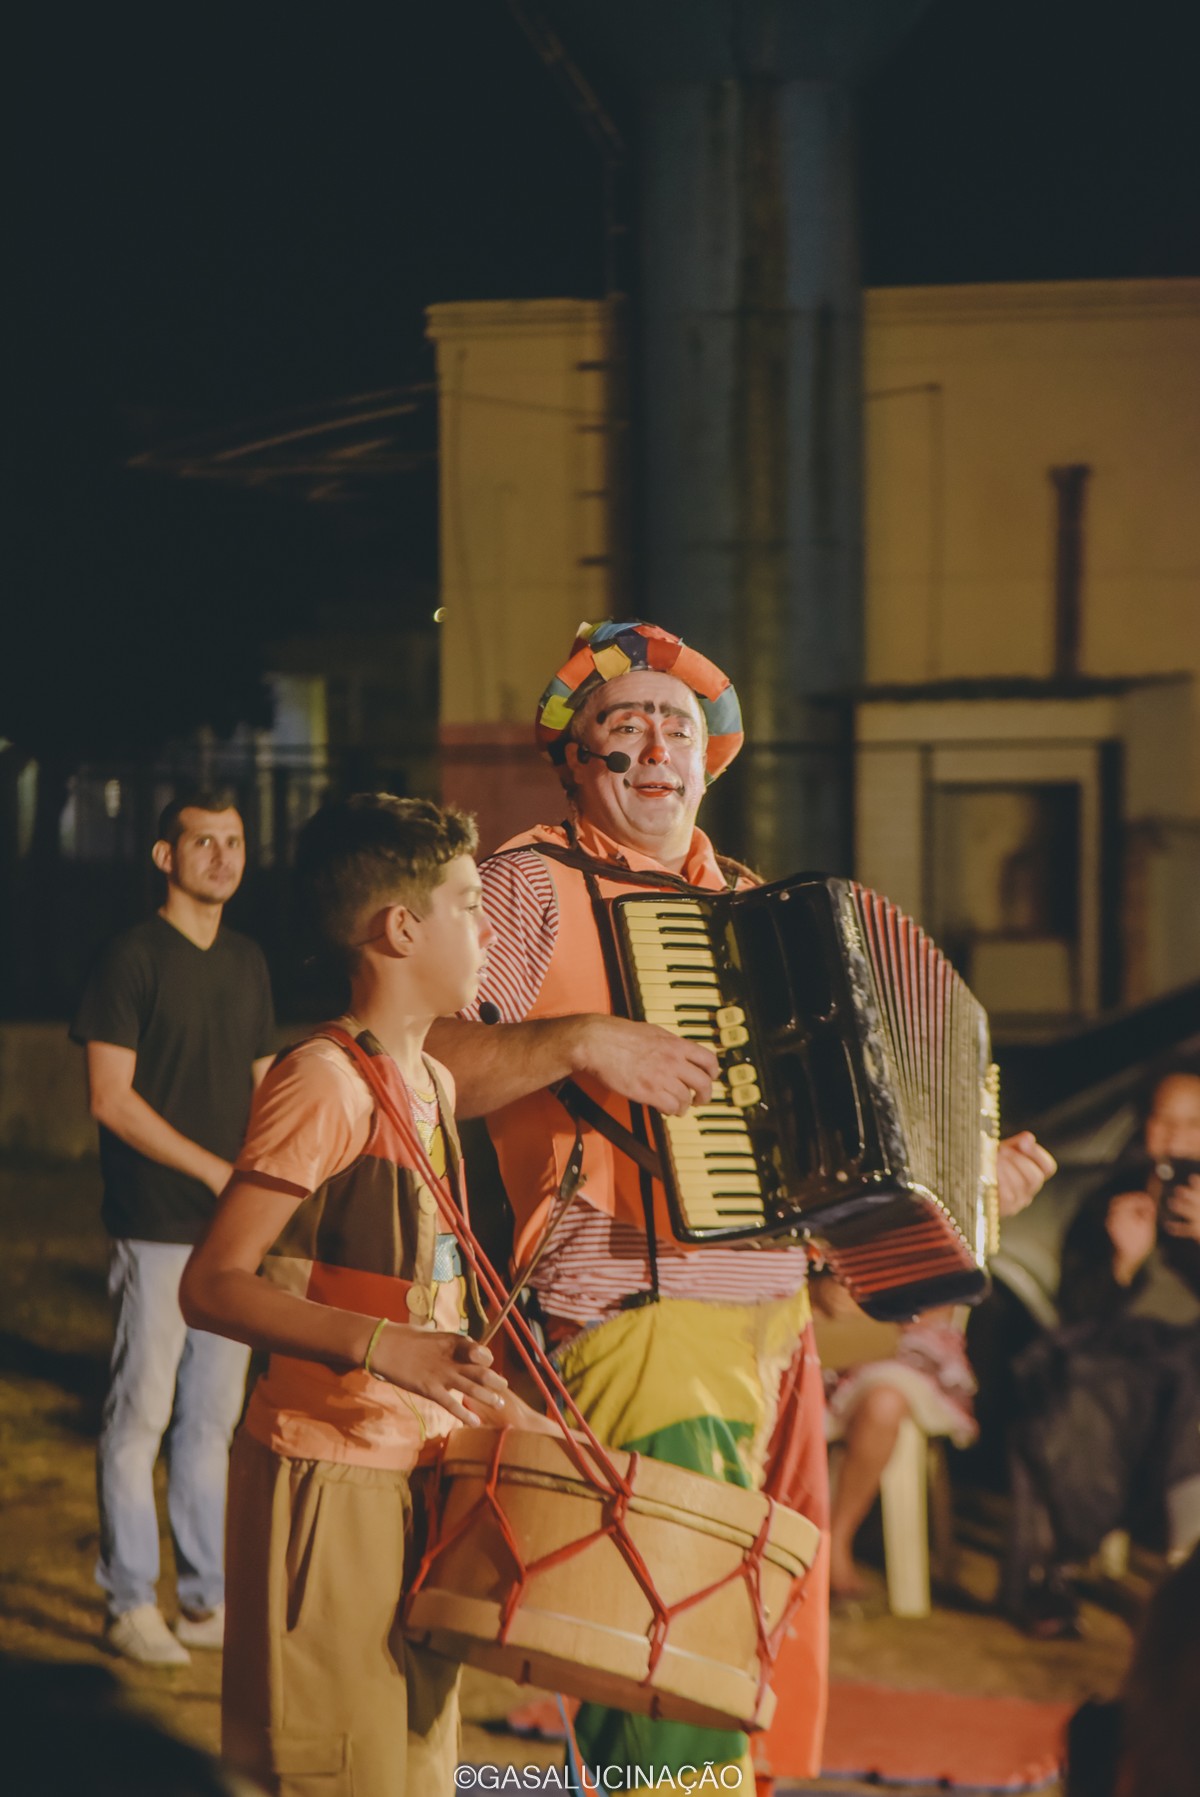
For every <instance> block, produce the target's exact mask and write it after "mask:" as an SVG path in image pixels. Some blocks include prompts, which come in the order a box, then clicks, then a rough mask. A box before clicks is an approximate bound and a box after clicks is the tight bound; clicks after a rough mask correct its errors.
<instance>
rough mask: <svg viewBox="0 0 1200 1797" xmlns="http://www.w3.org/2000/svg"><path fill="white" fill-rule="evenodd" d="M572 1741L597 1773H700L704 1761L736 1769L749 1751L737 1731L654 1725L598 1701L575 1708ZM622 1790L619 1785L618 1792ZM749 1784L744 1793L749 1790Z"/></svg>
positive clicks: (647, 1720)
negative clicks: (614, 1768) (611, 1769)
mask: <svg viewBox="0 0 1200 1797" xmlns="http://www.w3.org/2000/svg"><path fill="white" fill-rule="evenodd" d="M575 1739H576V1740H577V1742H578V1743H579V1754H580V1758H581V1759H582V1760H583V1763H584V1765H585V1766H587V1767H589V1768H590V1769H593V1770H595V1771H597V1772H599V1773H600V1774H601V1777H602V1778H603V1772H604V1768H605V1767H606V1766H621V1767H624V1768H633V1767H637V1766H641V1767H644V1768H645V1770H646V1771H647V1773H648V1774H650V1776H653V1773H651V1768H652V1767H653V1768H655V1769H656V1770H657V1771H663V1770H670V1771H671V1772H672V1773H675V1772H681V1771H682V1770H683V1768H684V1767H685V1766H695V1767H697V1768H699V1769H700V1770H703V1768H704V1764H705V1761H706V1760H711V1761H712V1763H713V1765H714V1766H715V1767H718V1768H719V1767H721V1766H724V1765H736V1764H737V1762H738V1761H739V1760H740V1759H742V1758H743V1757H744V1755H745V1754H747V1753H748V1752H749V1751H750V1742H749V1740H748V1739H747V1737H746V1736H745V1735H744V1734H742V1733H741V1732H740V1731H739V1730H737V1729H724V1728H697V1727H696V1726H695V1725H694V1724H693V1723H690V1722H655V1721H654V1720H653V1719H652V1718H651V1717H649V1716H629V1715H626V1713H625V1711H624V1710H610V1709H606V1708H604V1707H603V1706H602V1705H600V1704H598V1703H584V1704H581V1705H580V1706H579V1714H578V1715H577V1716H576V1718H575ZM627 1788H628V1787H627V1786H626V1785H622V1786H621V1789H622V1790H626V1789H627ZM753 1788H754V1787H753V1785H752V1784H750V1785H749V1786H748V1789H749V1790H750V1791H752V1790H753Z"/></svg>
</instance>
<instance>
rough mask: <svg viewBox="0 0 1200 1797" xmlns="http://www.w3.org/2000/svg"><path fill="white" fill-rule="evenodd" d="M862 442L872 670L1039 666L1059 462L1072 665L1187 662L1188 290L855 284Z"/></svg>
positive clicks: (1197, 356) (1196, 515)
mask: <svg viewBox="0 0 1200 1797" xmlns="http://www.w3.org/2000/svg"><path fill="white" fill-rule="evenodd" d="M866 441H867V482H866V486H867V676H868V680H869V681H871V682H875V683H879V682H893V681H909V682H911V681H927V680H936V679H947V678H953V677H956V676H977V677H990V676H998V675H1006V674H1009V675H1020V674H1024V675H1033V676H1044V675H1047V674H1049V673H1051V672H1052V670H1053V649H1054V603H1053V594H1054V519H1055V509H1054V496H1053V490H1052V487H1051V483H1050V479H1049V470H1050V469H1051V468H1052V467H1055V466H1063V465H1067V464H1071V463H1086V464H1088V465H1089V466H1090V467H1091V469H1092V473H1091V477H1090V480H1089V482H1088V487H1087V493H1086V501H1085V504H1086V513H1085V522H1084V570H1083V621H1082V642H1081V670H1080V671H1081V672H1083V673H1085V674H1091V675H1130V674H1163V673H1174V672H1177V671H1182V670H1186V671H1190V672H1193V673H1196V674H1200V504H1198V503H1197V494H1198V493H1200V281H1111V282H1108V281H1089V282H1067V283H1039V284H1037V285H1018V284H1013V285H1006V286H987V287H960V288H897V289H887V290H876V291H872V292H869V293H868V294H867V297H866ZM1187 766H1188V777H1187V781H1186V787H1187V792H1186V802H1185V814H1186V815H1187V816H1190V817H1193V818H1194V817H1197V816H1200V733H1193V738H1192V742H1191V744H1190V745H1189V752H1188V757H1187Z"/></svg>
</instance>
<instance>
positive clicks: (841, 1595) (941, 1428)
mask: <svg viewBox="0 0 1200 1797" xmlns="http://www.w3.org/2000/svg"><path fill="white" fill-rule="evenodd" d="M1053 1171H1054V1160H1053V1158H1052V1156H1051V1155H1050V1154H1048V1153H1047V1151H1046V1150H1045V1149H1044V1148H1043V1147H1042V1146H1041V1145H1040V1143H1038V1142H1037V1141H1035V1139H1034V1137H1033V1136H1032V1135H1030V1134H1029V1133H1028V1132H1027V1131H1026V1132H1023V1133H1022V1134H1020V1135H1017V1136H1013V1137H1012V1138H1010V1139H1009V1140H1008V1141H1006V1142H1005V1143H1003V1144H1002V1152H1001V1154H1000V1156H999V1162H998V1175H999V1183H1000V1214H1001V1216H1006V1217H1011V1216H1015V1215H1016V1213H1017V1212H1018V1211H1020V1210H1024V1208H1025V1206H1026V1205H1027V1204H1028V1203H1029V1202H1030V1201H1031V1199H1032V1198H1033V1196H1034V1194H1035V1193H1036V1192H1037V1191H1038V1189H1039V1187H1040V1186H1041V1184H1042V1181H1043V1180H1044V1179H1046V1178H1047V1177H1048V1176H1049V1174H1051V1173H1053ZM813 1303H814V1306H815V1307H816V1308H817V1310H819V1311H822V1312H824V1314H825V1315H826V1316H830V1317H845V1316H847V1315H855V1314H860V1313H859V1312H858V1307H857V1305H856V1304H855V1303H854V1301H853V1299H852V1298H851V1297H850V1296H849V1295H848V1294H847V1293H846V1292H845V1291H844V1290H843V1289H842V1287H841V1286H839V1285H838V1284H837V1282H836V1281H835V1280H834V1279H832V1278H829V1277H824V1278H819V1279H817V1280H816V1281H815V1282H814V1289H813ZM825 1390H826V1398H827V1403H828V1411H827V1426H826V1435H827V1437H828V1439H829V1440H830V1441H831V1442H834V1441H842V1442H844V1443H845V1449H846V1451H845V1454H844V1456H843V1459H842V1464H841V1468H840V1470H839V1473H838V1479H837V1485H836V1488H835V1490H834V1493H833V1498H832V1509H831V1515H830V1525H829V1529H830V1559H829V1583H830V1592H831V1596H832V1599H833V1600H834V1602H835V1603H836V1601H837V1600H838V1599H842V1600H843V1601H846V1602H850V1603H853V1602H855V1601H857V1600H858V1599H860V1598H862V1597H863V1596H864V1595H865V1593H866V1590H867V1587H866V1584H865V1583H864V1581H863V1578H862V1575H861V1574H860V1572H859V1571H858V1568H857V1567H856V1566H855V1564H854V1537H855V1535H856V1534H857V1533H858V1529H859V1527H860V1525H861V1523H862V1521H863V1519H864V1517H865V1516H866V1514H867V1512H868V1510H869V1509H870V1508H871V1505H872V1504H873V1503H874V1501H875V1498H876V1496H877V1495H878V1492H879V1484H880V1480H881V1479H882V1477H883V1469H884V1467H885V1466H886V1465H887V1463H888V1461H889V1460H890V1459H891V1456H892V1450H893V1449H894V1448H895V1445H896V1439H897V1436H898V1435H899V1433H900V1425H901V1423H902V1422H903V1421H904V1419H905V1417H909V1416H911V1417H912V1418H913V1420H914V1421H915V1422H916V1424H917V1427H918V1428H920V1429H922V1430H923V1431H924V1433H925V1434H926V1435H948V1436H949V1437H950V1439H951V1441H953V1442H954V1444H955V1446H956V1447H968V1446H969V1445H970V1444H971V1442H973V1441H974V1439H975V1436H976V1433H977V1429H976V1424H975V1414H974V1410H973V1407H972V1399H973V1397H974V1395H975V1377H974V1374H973V1373H972V1371H971V1368H970V1364H969V1362H968V1360H967V1353H966V1346H965V1342H964V1339H963V1332H962V1329H961V1328H960V1327H959V1325H958V1323H957V1321H956V1319H955V1310H954V1307H953V1306H952V1305H947V1306H943V1307H941V1308H939V1309H937V1310H929V1311H926V1312H925V1313H924V1315H923V1316H919V1317H917V1318H915V1319H914V1320H913V1321H912V1322H911V1323H908V1324H906V1325H905V1326H904V1327H903V1328H902V1330H901V1331H900V1338H899V1340H898V1342H897V1343H896V1347H895V1350H894V1352H893V1353H892V1354H891V1355H889V1356H887V1357H886V1358H884V1359H880V1360H868V1361H865V1362H863V1363H862V1364H861V1365H859V1366H850V1367H846V1368H843V1369H841V1370H840V1371H836V1372H835V1371H834V1370H833V1369H832V1368H827V1369H826V1372H825Z"/></svg>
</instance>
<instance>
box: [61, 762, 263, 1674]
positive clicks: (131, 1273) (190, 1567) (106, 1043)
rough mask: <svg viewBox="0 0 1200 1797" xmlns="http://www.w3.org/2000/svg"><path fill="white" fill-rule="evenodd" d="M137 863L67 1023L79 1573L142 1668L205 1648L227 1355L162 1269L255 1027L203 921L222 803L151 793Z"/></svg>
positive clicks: (220, 895)
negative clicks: (75, 1061)
mask: <svg viewBox="0 0 1200 1797" xmlns="http://www.w3.org/2000/svg"><path fill="white" fill-rule="evenodd" d="M153 858H154V863H155V866H156V867H157V868H158V869H159V871H160V872H161V873H163V874H164V875H165V876H166V882H167V895H166V900H165V902H164V903H163V905H162V907H161V909H160V910H159V911H158V912H157V913H156V914H155V916H153V917H150V918H148V919H147V920H146V921H145V922H144V923H140V924H137V925H136V926H135V927H134V928H133V929H131V930H126V931H125V932H124V933H123V934H122V935H120V936H117V937H116V938H115V939H114V940H113V941H112V942H110V943H109V944H108V946H107V948H106V949H105V950H104V952H103V953H102V955H101V956H100V958H99V960H98V962H97V964H96V966H95V968H94V970H93V972H92V974H91V977H90V979H89V981H88V984H87V988H86V990H85V992H84V995H83V998H82V1000H81V1001H80V1005H79V1010H78V1012H77V1014H76V1017H75V1021H74V1022H73V1024H72V1025H71V1035H72V1038H73V1039H74V1040H75V1041H76V1042H80V1043H82V1044H83V1045H84V1046H85V1048H86V1050H87V1072H88V1091H89V1096H90V1102H91V1111H92V1115H93V1116H94V1117H95V1118H96V1120H97V1122H98V1123H99V1125H100V1164H101V1169H102V1171H103V1176H104V1205H103V1217H104V1224H105V1227H106V1229H107V1230H108V1233H109V1235H110V1236H111V1237H112V1247H111V1253H110V1261H109V1293H110V1296H111V1297H112V1299H113V1303H114V1306H115V1312H116V1318H115V1322H116V1333H115V1339H114V1343H113V1353H112V1362H111V1366H110V1370H109V1388H108V1395H107V1398H106V1400H105V1405H104V1416H103V1420H102V1423H101V1430H100V1442H99V1449H98V1454H97V1493H98V1498H99V1509H100V1559H99V1563H98V1565H97V1569H96V1577H97V1579H98V1581H99V1583H100V1584H101V1585H102V1586H103V1588H104V1590H105V1592H106V1593H107V1596H108V1612H109V1617H108V1630H107V1633H108V1639H109V1642H110V1644H111V1645H112V1646H113V1647H114V1648H115V1649H116V1650H117V1651H118V1652H119V1653H123V1654H125V1655H127V1656H128V1657H129V1658H131V1659H135V1660H139V1661H141V1662H142V1663H143V1664H147V1665H160V1666H162V1665H182V1664H184V1663H186V1661H187V1659H188V1657H189V1656H188V1652H187V1648H188V1647H189V1646H192V1647H216V1648H219V1647H220V1646H221V1642H222V1636H223V1630H224V1576H225V1575H224V1527H225V1483H226V1477H227V1470H228V1453H229V1441H230V1437H231V1436H232V1433H233V1429H234V1426H235V1424H236V1422H237V1419H238V1416H239V1414H240V1411H241V1405H242V1395H243V1391H244V1387H245V1379H246V1361H247V1350H246V1349H245V1348H244V1347H242V1346H241V1345H240V1344H239V1343H236V1342H230V1341H226V1340H224V1339H222V1338H221V1337H219V1336H215V1335H208V1334H206V1333H205V1332H204V1331H202V1330H197V1329H189V1328H187V1326H186V1325H185V1323H184V1321H183V1316H182V1314H181V1312H180V1309H179V1279H180V1275H181V1273H182V1272H183V1268H184V1264H185V1263H186V1261H187V1258H188V1254H189V1253H190V1251H191V1247H192V1244H193V1243H194V1242H195V1241H196V1239H197V1238H198V1236H199V1234H200V1232H201V1230H202V1229H203V1227H204V1225H205V1223H206V1222H207V1221H208V1218H209V1217H210V1216H211V1215H212V1212H213V1209H214V1206H215V1204H216V1197H217V1194H218V1193H219V1192H220V1191H221V1190H222V1188H223V1187H224V1186H225V1184H226V1183H227V1181H228V1179H229V1176H230V1173H231V1172H232V1162H233V1160H234V1157H235V1156H236V1154H237V1151H238V1148H239V1146H240V1144H241V1140H242V1135H243V1133H244V1131H245V1127H246V1122H247V1119H248V1117H249V1114H250V1100H251V1096H252V1093H253V1090H254V1087H255V1085H256V1084H257V1082H258V1081H259V1080H260V1079H261V1078H262V1075H263V1074H264V1073H265V1072H266V1069H267V1067H268V1065H269V1064H270V1059H271V1051H272V1046H273V1036H274V1028H275V1022H274V1014H273V1010H272V1005H271V988H270V981H269V979H268V976H267V968H266V963H265V961H264V960H263V956H262V951H261V950H260V949H259V947H258V946H257V944H256V943H254V942H251V941H250V939H249V938H248V937H246V936H241V935H238V933H237V932H236V931H234V930H229V929H222V927H221V915H222V911H223V909H224V906H225V904H226V902H227V901H228V900H229V899H230V898H232V897H233V894H234V893H235V892H236V891H237V888H238V886H239V885H240V883H241V879H242V874H243V872H244V870H245V865H246V848H245V841H244V837H243V831H242V820H241V818H240V817H239V815H238V813H237V810H236V808H235V806H234V804H233V802H232V799H231V798H230V797H229V796H228V795H226V794H224V793H197V794H195V795H194V796H192V797H190V798H187V799H183V800H176V801H175V802H174V803H172V804H170V805H168V806H167V808H166V810H165V811H164V812H163V814H162V817H161V818H160V820H159V828H158V840H157V841H156V843H155V844H154V849H153ZM168 1425H170V1439H169V1460H170V1473H169V1480H168V1487H167V1508H168V1512H169V1516H170V1523H171V1533H172V1536H173V1538H174V1542H175V1561H176V1567H177V1570H178V1587H179V1605H180V1616H179V1620H178V1622H177V1623H176V1626H175V1631H174V1633H172V1631H171V1630H170V1629H169V1628H168V1626H167V1623H166V1620H165V1618H164V1617H163V1614H162V1612H161V1610H160V1609H159V1608H158V1603H157V1598H156V1590H155V1588H156V1585H157V1582H158V1574H159V1554H158V1519H157V1516H156V1513H155V1503H154V1484H153V1475H154V1463H155V1461H156V1459H157V1457H158V1451H159V1447H160V1445H161V1443H162V1439H163V1436H164V1434H166V1432H167V1428H168Z"/></svg>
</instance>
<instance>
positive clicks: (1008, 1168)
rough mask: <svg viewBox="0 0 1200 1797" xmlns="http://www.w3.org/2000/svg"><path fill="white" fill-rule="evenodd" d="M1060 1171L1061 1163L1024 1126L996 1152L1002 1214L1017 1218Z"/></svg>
mask: <svg viewBox="0 0 1200 1797" xmlns="http://www.w3.org/2000/svg"><path fill="white" fill-rule="evenodd" d="M1057 1172H1058V1162H1057V1161H1056V1160H1055V1158H1054V1156H1053V1155H1052V1154H1050V1153H1049V1152H1048V1150H1047V1149H1045V1148H1043V1147H1042V1145H1041V1143H1040V1142H1039V1141H1038V1139H1037V1137H1036V1136H1035V1135H1034V1134H1033V1133H1032V1131H1031V1130H1028V1129H1023V1130H1022V1131H1021V1132H1020V1134H1019V1135H1015V1136H1008V1137H1006V1139H1005V1140H1004V1141H1003V1142H1001V1143H1000V1146H999V1149H998V1151H997V1154H996V1182H997V1185H998V1188H999V1204H1000V1215H1001V1216H1002V1217H1015V1216H1016V1214H1017V1212H1018V1211H1022V1210H1024V1209H1025V1206H1026V1205H1027V1204H1031V1203H1032V1202H1033V1200H1034V1199H1035V1198H1036V1197H1037V1195H1038V1193H1039V1192H1040V1191H1041V1189H1042V1187H1043V1186H1044V1185H1045V1183H1046V1181H1047V1180H1048V1179H1049V1178H1050V1176H1051V1175H1052V1174H1054V1173H1057Z"/></svg>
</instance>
